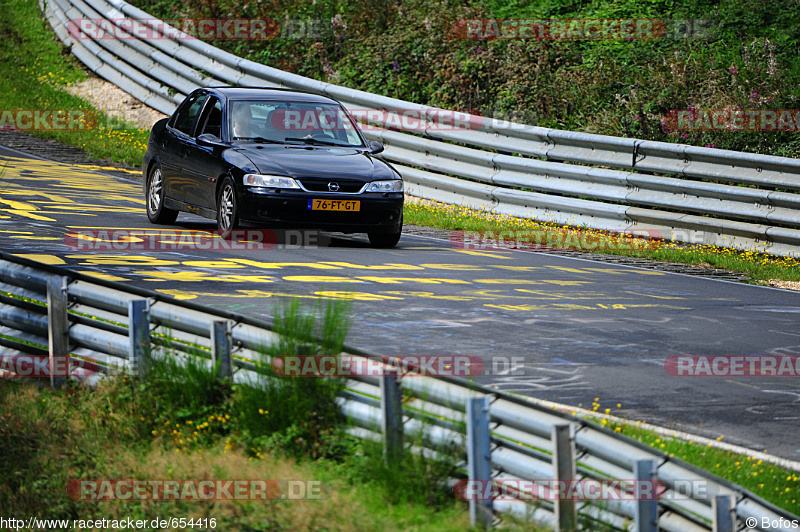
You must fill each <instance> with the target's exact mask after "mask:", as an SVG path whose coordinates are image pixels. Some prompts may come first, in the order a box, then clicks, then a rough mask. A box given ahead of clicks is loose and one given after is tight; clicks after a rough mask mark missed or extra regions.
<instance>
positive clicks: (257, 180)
mask: <svg viewBox="0 0 800 532" xmlns="http://www.w3.org/2000/svg"><path fill="white" fill-rule="evenodd" d="M242 182H243V183H244V184H245V186H248V187H262V188H264V187H266V188H300V185H298V184H297V181H295V180H294V179H292V178H291V177H286V176H282V175H262V174H245V175H244V178H243V179H242Z"/></svg>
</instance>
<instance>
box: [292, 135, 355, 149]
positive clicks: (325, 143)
mask: <svg viewBox="0 0 800 532" xmlns="http://www.w3.org/2000/svg"><path fill="white" fill-rule="evenodd" d="M283 140H285V141H286V142H302V143H304V144H316V145H318V146H345V147H347V146H348V144H339V143H336V142H331V141H329V140H320V139H315V138H311V137H306V138H300V137H286V138H285V139H283Z"/></svg>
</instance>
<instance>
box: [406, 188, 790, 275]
mask: <svg viewBox="0 0 800 532" xmlns="http://www.w3.org/2000/svg"><path fill="white" fill-rule="evenodd" d="M403 218H404V221H405V223H406V224H413V225H423V226H427V227H436V228H440V229H449V230H453V231H456V230H461V231H467V232H471V231H474V232H477V233H480V234H482V235H485V236H486V237H487V238H488V237H489V236H491V237H493V238H494V239H498V238H504V239H505V240H511V241H515V240H516V239H517V237H519V240H520V241H522V242H526V241H531V242H533V243H537V236H538V239H539V242H541V243H542V244H544V245H548V247H565V248H568V249H569V248H573V249H575V248H581V247H582V243H583V242H587V243H588V244H589V247H590V249H585V250H586V251H591V252H594V253H607V254H614V255H624V256H628V257H640V258H643V259H650V260H656V261H666V262H679V263H684V264H690V265H698V266H703V267H713V268H720V269H724V270H729V271H732V272H738V273H743V274H747V275H748V276H750V277H751V278H752V279H753V280H754V281H757V282H762V283H766V282H768V281H770V280H774V279H779V280H783V281H800V260H797V259H795V258H788V257H778V256H773V255H766V254H763V253H756V252H752V251H735V250H732V249H728V248H722V247H717V246H707V245H696V244H695V245H683V244H678V243H671V242H662V241H658V240H643V239H639V238H630V237H623V236H621V235H617V234H613V233H606V232H603V231H597V230H592V229H580V228H576V227H572V226H558V225H555V224H544V223H540V222H535V221H532V220H528V219H524V218H515V217H510V216H501V215H495V214H491V213H487V212H484V211H480V210H476V209H470V208H468V207H464V206H459V205H446V204H443V203H434V202H428V201H425V202H414V201H412V202H407V203H406V206H405V210H404V213H403ZM509 231H510V233H509ZM537 232H542V233H541V234H539V235H537Z"/></svg>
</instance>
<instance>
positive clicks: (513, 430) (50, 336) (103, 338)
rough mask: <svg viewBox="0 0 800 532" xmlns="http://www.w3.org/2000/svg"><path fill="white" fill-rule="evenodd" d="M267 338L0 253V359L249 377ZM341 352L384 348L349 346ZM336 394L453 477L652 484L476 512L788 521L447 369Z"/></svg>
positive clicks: (649, 525)
mask: <svg viewBox="0 0 800 532" xmlns="http://www.w3.org/2000/svg"><path fill="white" fill-rule="evenodd" d="M277 340H278V337H277V335H276V334H275V333H273V332H272V331H271V330H270V326H269V324H267V323H265V322H262V321H259V320H255V319H252V318H248V317H245V316H242V315H238V314H233V313H229V312H222V311H218V310H213V309H209V308H205V307H202V306H200V305H197V304H192V303H189V302H184V301H177V300H174V299H172V298H169V297H166V296H163V295H162V294H158V293H157V292H152V291H149V290H142V289H135V288H130V287H127V286H125V285H122V284H120V283H114V282H110V281H104V280H99V279H95V278H92V277H89V276H87V275H83V274H80V273H76V272H71V271H68V270H66V269H62V268H57V267H53V266H47V265H43V264H39V263H35V262H32V261H29V260H26V259H21V258H18V257H14V256H11V255H7V254H5V253H0V368H4V370H5V371H6V372H7V371H9V368H17V367H19V366H14V365H12V364H9V363H8V361H10V360H13V359H15V357H27V358H28V359H31V358H33V359H36V358H37V357H38V359H39V360H41V361H43V362H44V363H45V364H47V361H48V360H52V358H50V357H62V358H63V357H68V358H69V359H71V360H72V361H73V362H78V363H77V364H75V366H76V367H75V369H74V370H72V371H70V376H71V378H75V379H78V380H81V381H84V382H87V383H89V384H92V383H94V382H96V381H97V380H98V379H100V378H104V377H105V376H107V375H115V374H121V373H135V372H137V371H141V370H142V368H144V367H146V364H147V356H173V355H177V356H201V357H205V358H206V359H207V360H208V363H209V364H211V363H212V361H218V360H219V361H221V364H220V370H219V371H220V375H222V376H226V377H227V376H230V377H232V378H233V380H234V381H235V382H242V383H247V382H257V379H258V378H259V375H258V367H257V363H256V362H254V361H259V360H264V358H263V355H261V354H262V353H265V349H266V348H267V347H268V346H270V345H272V344H274V343H275V342H276V341H277ZM148 353H153V354H152V355H148ZM342 355H346V356H352V357H368V358H372V359H378V361H382V362H386V361H388V358H387V357H382V356H379V355H374V354H371V353H367V352H364V351H359V350H355V349H350V348H345V350H344V352H343V353H342ZM50 367H52V366H50ZM87 368H88V369H87ZM412 372H413V368H412ZM5 376H9V374H8V373H6V375H5ZM10 376H14V374H13V373H11V374H10ZM339 405H340V407H341V411H342V412H343V413H344V415H345V416H346V417H347V418H348V420H349V421H350V424H351V425H350V427H349V429H348V430H349V432H350V433H351V434H353V435H354V436H357V437H361V438H369V439H373V440H381V439H383V438H384V437H386V438H387V439H386V445H388V446H389V448H390V452H405V448H404V447H407V444H406V445H405V446H404V444H403V441H402V438H403V436H402V435H403V434H404V433H406V434H408V433H419V434H423V435H424V440H423V441H425V442H426V445H432V446H433V447H432V448H429V449H427V451H425V452H427V453H436V447H439V448H440V449H441V448H443V447H450V448H453V447H455V448H456V450H457V455H458V456H461V457H462V459H461V462H460V463H458V464H457V468H458V469H459V470H460V471H461V472H462V482H463V479H464V478H466V479H472V480H488V479H492V481H493V482H496V483H507V482H513V483H515V486H525V482H528V481H531V480H533V479H539V480H541V479H559V480H563V479H583V480H586V479H594V480H596V481H604V480H611V479H618V480H625V481H629V482H630V481H631V480H632V479H642V480H644V481H646V482H649V481H654V482H658V483H661V484H663V486H664V487H665V490H666V491H665V492H664V493H663V495H662V496H661V498H659V499H658V500H655V499H653V500H636V498H635V497H633V496H630V497H627V498H626V497H623V498H621V499H620V500H613V501H605V502H603V503H602V505H596V504H590V503H583V504H582V503H577V504H576V503H575V501H559V500H555V501H541V500H539V501H534V500H530V499H532V496H531V497H530V498H529V499H528V500H527V501H526V500H503V499H496V500H488V501H471V502H470V505H471V511H472V512H473V517H474V520H475V522H477V523H483V524H488V523H489V520H490V519H491V517H492V514H493V513H494V512H498V513H501V512H512V513H515V514H517V515H520V516H524V517H527V518H533V519H535V520H537V521H539V522H541V523H544V524H549V525H551V526H553V527H554V528H555V529H557V530H568V529H570V526H572V524H574V523H575V522H576V519H578V522H581V521H583V522H588V523H589V524H588V525H587V527H588V528H589V529H592V528H593V527H592V525H591V523H592V522H596V521H601V522H603V523H606V524H607V525H610V526H611V527H612V528H614V529H617V530H636V531H652V532H655V530H656V529H658V530H673V531H676V532H690V531H705V530H712V527H713V530H717V531H720V532H724V531H731V532H732V531H735V530H738V528H737V527H738V526H739V525H740V524H742V523H743V522H744V520H746V519H747V518H750V517H752V518H755V519H756V520H757V522H758V526H757V527H754V529H756V530H762V529H764V530H767V529H768V530H780V529H781V528H780V527H777V528H776V526H775V523H778V522H780V523H784V524H786V528H784V529H783V530H789V529H790V528H789V527H790V524H789V523H790V522H791V521H792V520H798V517H796V516H793V515H792V514H790V513H788V512H786V511H784V510H782V509H780V508H777V507H776V506H774V505H772V504H770V503H768V502H766V501H764V500H763V499H761V498H759V497H757V496H755V495H754V494H752V493H750V492H749V491H747V490H745V489H744V488H742V487H740V486H737V485H735V484H732V483H730V482H728V481H725V480H723V479H720V478H717V477H715V476H714V475H711V474H710V473H708V472H705V471H703V470H700V469H698V468H695V467H693V466H691V465H689V464H686V463H685V462H683V461H681V460H678V459H676V458H673V457H670V456H668V455H666V454H664V453H661V452H658V451H656V450H654V449H651V448H650V447H647V446H645V445H642V444H640V443H638V442H636V441H634V440H632V439H630V438H627V437H625V436H621V435H620V434H617V433H615V432H612V431H610V430H607V429H605V428H603V427H601V426H599V425H596V424H593V423H590V422H588V421H586V420H583V419H580V418H577V417H573V416H571V415H569V414H564V413H561V412H558V411H555V410H551V409H548V408H545V407H543V406H540V405H538V404H536V403H533V402H531V401H527V400H525V399H524V398H522V397H518V396H514V395H510V394H506V393H502V392H498V391H496V390H492V389H489V388H486V387H483V386H480V385H476V384H473V383H470V382H467V381H464V380H461V379H456V378H447V377H437V378H433V377H429V376H423V375H414V376H408V375H404V376H402V377H400V378H398V377H393V376H383V377H357V378H354V379H352V380H348V381H347V385H346V389H345V391H344V392H343V394H342V395H341V396H340V398H339ZM392 449H394V451H392ZM416 450H417V451H420V452H421V451H424V449H422V448H417V449H416ZM454 482H455V480H454ZM520 489H523V491H522V493H523V495H524V494H525V493H527V492H525V491H524V488H520ZM528 501H530V502H532V503H533V504H530V503H529V502H528ZM764 519H766V520H767V526H766V527H764V528H760V527H762V526H763V524H762V523H764V521H763V520H764ZM781 519H782V521H781Z"/></svg>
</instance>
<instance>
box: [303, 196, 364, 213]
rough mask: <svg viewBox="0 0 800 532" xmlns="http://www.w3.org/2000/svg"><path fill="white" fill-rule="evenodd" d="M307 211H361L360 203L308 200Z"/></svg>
mask: <svg viewBox="0 0 800 532" xmlns="http://www.w3.org/2000/svg"><path fill="white" fill-rule="evenodd" d="M308 210H310V211H346V212H358V211H360V210H361V201H359V200H329V199H310V200H308Z"/></svg>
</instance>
